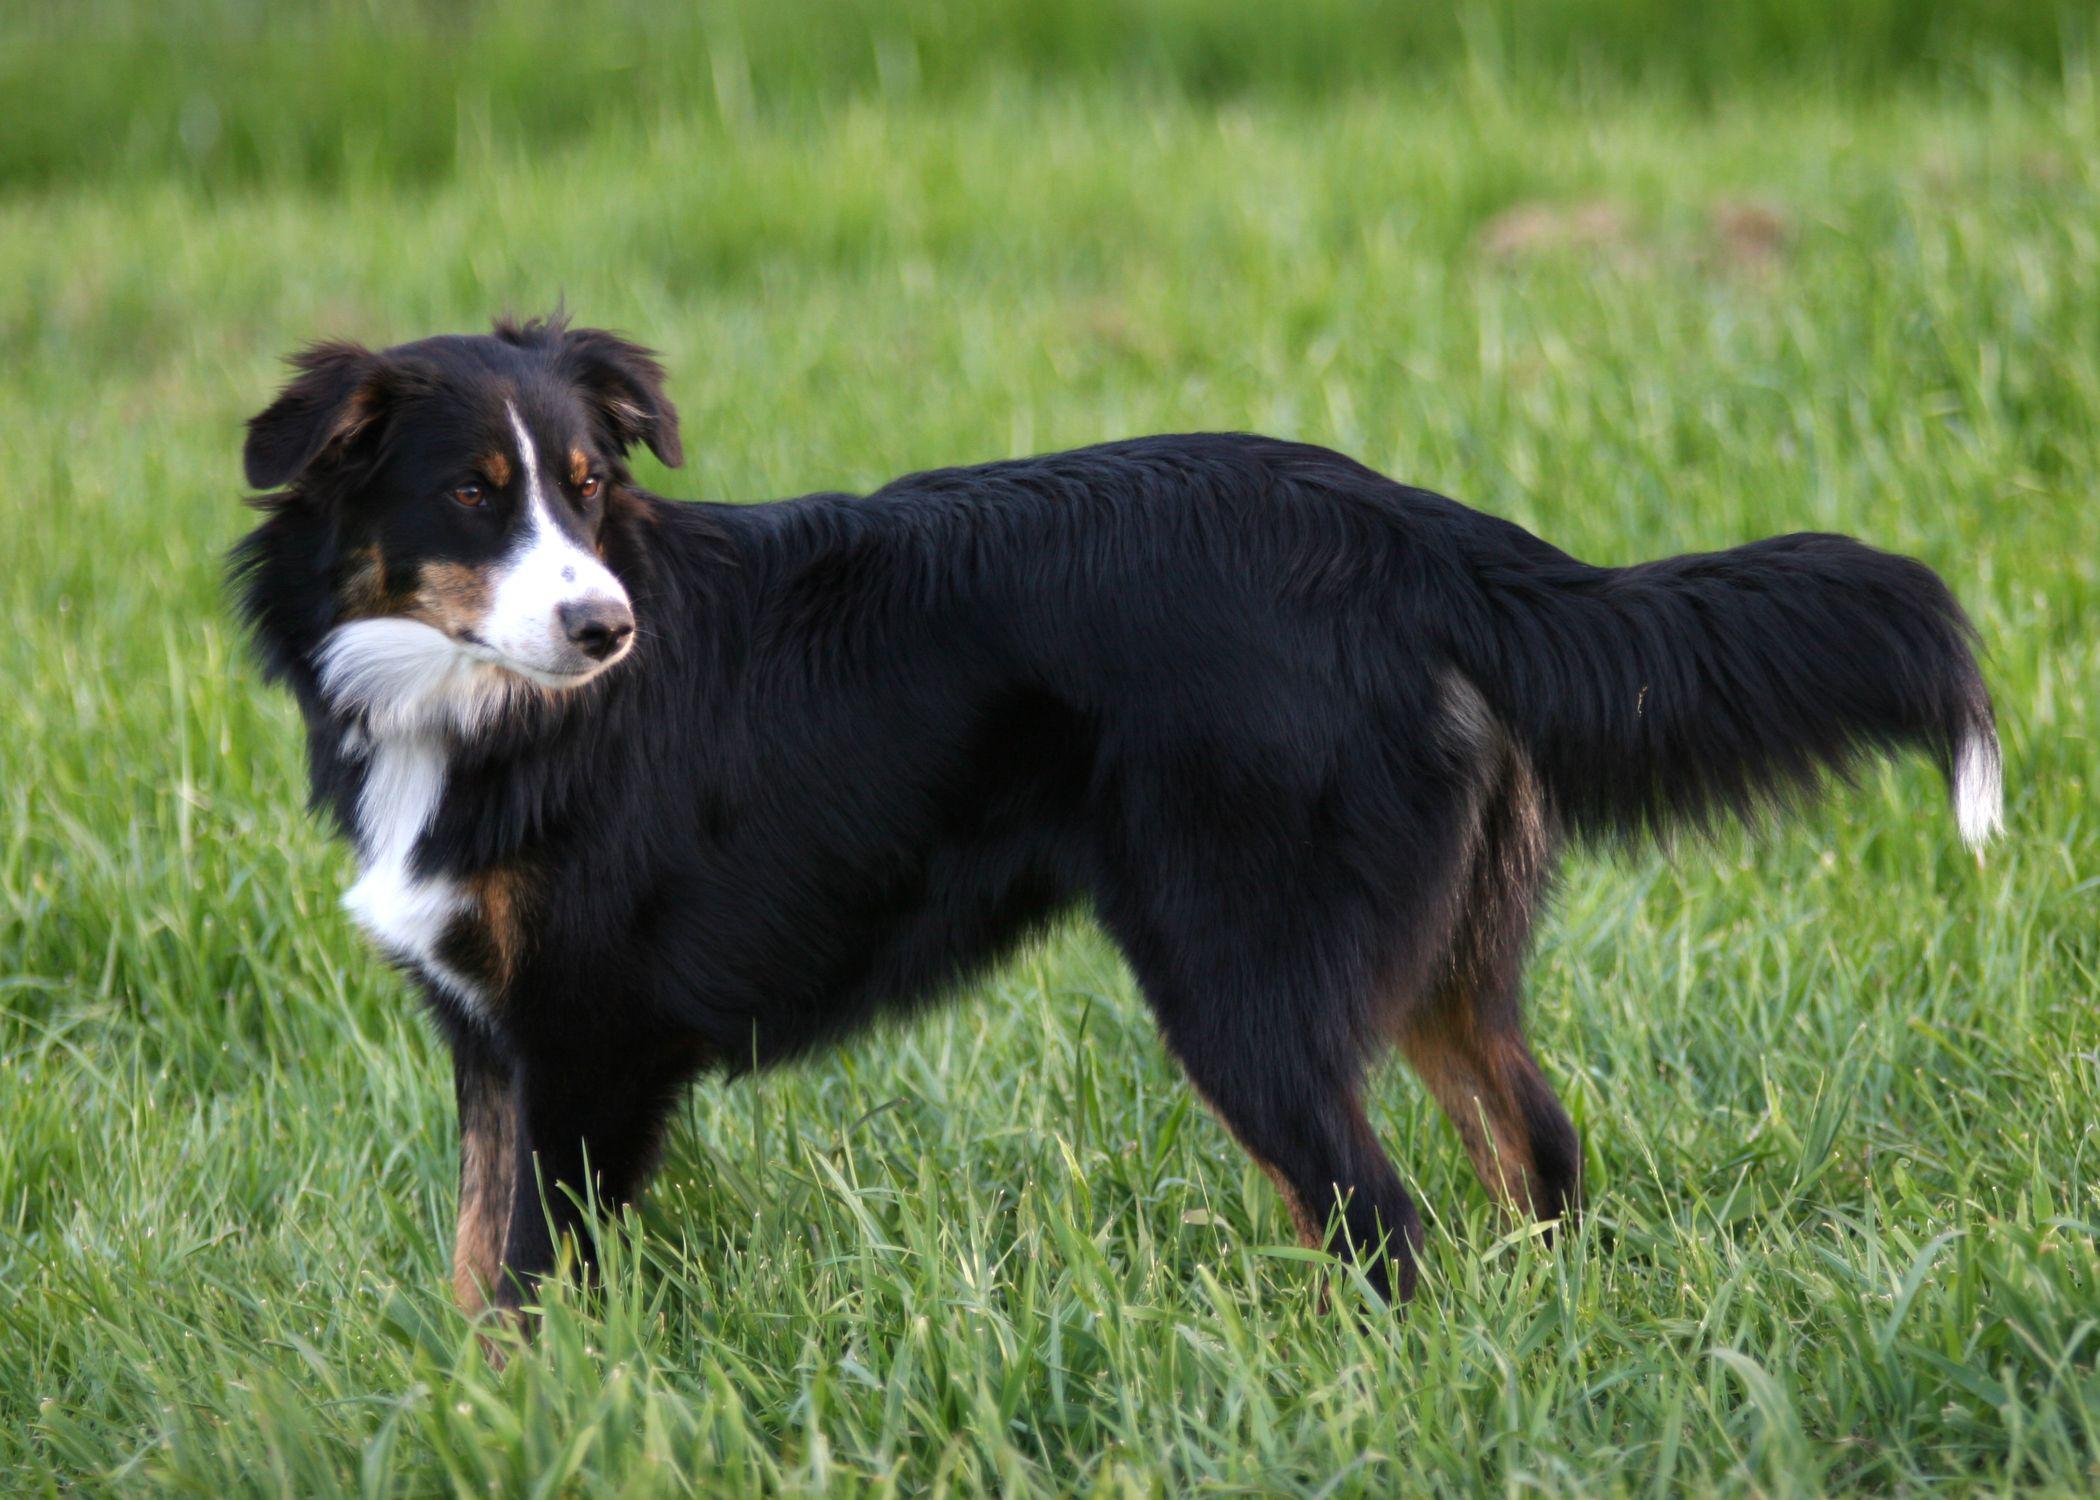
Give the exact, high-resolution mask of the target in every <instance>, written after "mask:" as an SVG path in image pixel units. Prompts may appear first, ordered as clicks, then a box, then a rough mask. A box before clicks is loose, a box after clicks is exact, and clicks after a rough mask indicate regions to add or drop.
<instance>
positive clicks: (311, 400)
mask: <svg viewBox="0 0 2100 1500" xmlns="http://www.w3.org/2000/svg"><path fill="white" fill-rule="evenodd" d="M293 364H294V366H295V367H296V368H297V370H298V374H297V376H296V378H294V379H293V380H292V382H291V383H290V384H289V385H287V386H286V387H285V389H284V391H283V393H282V394H280V395H279V396H278V398H277V400H276V401H274V402H272V403H271V404H270V406H269V407H268V408H266V409H265V410H264V411H262V412H261V413H260V414H258V415H257V416H255V417H254V418H252V419H251V420H250V421H249V423H248V441H247V446H246V449H245V453H244V458H245V462H246V466H247V474H248V480H249V483H251V484H252V485H254V486H255V487H256V488H258V489H261V490H270V491H275V492H276V493H274V494H271V495H270V496H268V497H266V499H265V500H264V502H263V504H264V506H265V508H266V509H268V510H270V511H271V512H272V513H273V520H272V521H271V522H268V523H265V526H264V527H263V528H262V529H261V530H260V531H258V533H257V536H256V537H255V538H251V539H250V542H249V543H248V544H247V553H248V555H247V556H246V557H245V558H244V562H245V565H246V566H248V567H249V568H250V570H251V573H253V572H257V571H260V570H261V569H262V568H263V567H264V566H265V565H266V563H267V561H268V559H262V558H257V557H255V556H254V555H253V553H254V552H255V551H256V550H258V549H259V548H261V547H266V546H268V545H270V543H269V542H265V541H262V540H261V539H263V538H265V537H266V535H267V534H268V533H270V531H271V529H272V527H273V526H277V527H280V528H281V529H283V530H286V531H296V532H298V533H299V535H300V537H301V538H302V542H301V550H302V551H304V552H305V553H306V554H307V555H306V556H305V557H304V558H303V562H304V564H305V566H306V567H308V568H309V569H310V570H311V572H310V573H309V574H308V577H309V578H310V579H311V582H310V584H308V585H307V587H309V588H310V589H311V590H312V591H314V592H316V593H317V594H319V595H321V596H324V597H319V598H314V599H309V600H304V601H300V608H299V609H298V611H297V613H298V614H299V616H300V617H302V618H304V619H307V620H309V621H311V622H312V626H313V627H314V628H312V629H310V630H308V631H307V632H304V633H307V634H311V635H314V636H315V637H316V638H315V640H314V641H313V642H312V643H311V645H312V647H313V649H314V650H315V652H316V655H317V658H318V659H317V660H316V661H315V662H314V665H315V667H316V668H317V669H318V671H319V673H320V677H321V680H322V683H323V685H324V687H328V686H330V685H331V683H330V679H331V677H336V678H341V679H342V680H343V681H344V683H346V684H349V685H351V686H355V684H354V683H352V682H351V679H353V678H356V677H358V676H359V675H360V674H363V675H364V676H366V677H369V676H370V675H371V673H372V671H374V670H379V671H380V672H381V675H382V676H384V675H386V674H389V673H390V674H392V676H393V677H395V678H403V679H430V678H433V677H438V676H444V675H446V674H448V673H449V674H453V675H454V676H460V675H462V674H467V675H471V676H472V677H473V678H474V680H476V681H478V682H480V683H482V684H483V689H484V691H483V696H484V697H486V696H488V695H489V694H488V691H487V689H488V687H489V685H490V684H492V683H493V684H495V685H496V686H497V687H499V688H501V687H503V686H504V685H506V684H508V685H516V686H522V684H523V683H531V684H534V685H536V686H538V687H539V688H542V689H550V690H557V691H558V690H562V689H567V688H572V687H577V686H580V685H581V684H583V683H585V682H588V681H589V680H590V679H591V678H593V677H595V676H597V675H598V674H599V673H600V672H603V671H605V670H606V669H607V668H608V667H610V666H612V665H613V664H614V663H616V662H618V661H619V660H621V659H622V658H623V657H624V656H626V655H627V653H628V651H629V650H630V648H631V646H632V644H633V640H634V633H635V616H634V604H633V600H632V598H631V597H630V594H629V590H628V588H627V586H626V584H625V583H623V582H622V580H621V577H620V576H619V571H618V565H619V559H618V551H619V549H618V548H616V547H613V546H610V545H609V544H610V543H611V541H612V537H611V535H610V533H611V532H612V530H613V529H614V528H615V527H617V526H618V525H619V524H620V520H621V517H622V514H623V510H624V512H625V513H628V514H631V513H632V512H633V510H634V509H635V507H636V506H637V505H638V503H639V502H637V501H636V500H635V499H634V497H633V496H632V495H631V494H630V493H629V490H628V486H629V483H630V480H629V475H628V471H627V466H626V455H627V453H628V452H629V450H630V449H632V448H633V447H634V446H635V445H636V444H637V443H642V444H646V445H647V446H648V447H649V449H650V450H651V451H652V452H653V453H655V454H656V455H657V457H658V458H660V459H662V460H663V461H664V462H665V463H667V464H672V465H675V464H677V463H679V462H680V460H681V458H682V454H681V451H680V447H679V441H678V414H677V411H676V409H675V408H674V407H673V406H672V405H671V402H670V401H669V400H668V399H667V398H666V397H665V395H664V391H663V371H662V369H661V368H660V367H659V366H658V365H657V363H656V362H655V360H653V359H652V358H651V357H650V355H649V353H648V351H647V350H644V349H641V348H639V347H637V346H636V345H634V344H631V343H628V342H626V341H625V340H623V339H620V338H617V337H615V336H614V335H612V334H609V333H605V332H602V331H599V330H597V329H585V328H575V329H572V328H568V327H566V326H564V324H563V322H562V321H561V320H560V319H559V318H556V319H552V320H548V321H541V322H531V323H525V324H514V323H509V322H502V323H498V324H497V325H496V329H495V331H494V333H492V334H488V335H476V336H448V337H443V338H433V339H424V340H422V341H420V342H417V343H413V344H403V345H401V346H399V347H397V348H392V349H385V350H379V351H373V350H369V349H365V348H363V347H361V346H359V345H355V344H341V343H330V344H318V345H315V346H313V347H312V348H309V349H307V350H306V351H304V352H303V353H301V354H299V355H298V356H296V357H295V358H294V360H293ZM274 540H276V541H278V542H285V541H287V540H288V539H287V538H277V539H274ZM288 586H293V585H291V584H290V582H289V580H288V579H287V577H286V576H285V573H284V571H283V570H279V571H278V573H277V574H276V575H275V576H273V577H271V578H269V579H268V580H263V579H261V578H252V579H251V585H250V613H251V615H254V616H256V618H257V620H258V624H259V626H260V627H262V628H264V629H267V627H268V625H269V623H270V620H269V617H270V615H271V614H272V612H273V609H274V610H275V611H276V612H278V613H285V612H286V611H285V609H284V602H283V601H277V600H272V599H262V600H257V599H256V598H255V597H254V595H255V591H256V590H257V589H258V588H262V589H264V590H283V589H285V588H286V587H288ZM375 663H377V664H378V666H377V667H376V668H375V665H374V664H375ZM399 685H401V684H397V686H399ZM366 686H367V687H368V688H369V687H370V686H371V684H370V683H367V684H366ZM353 696H354V695H353ZM499 696H500V693H499Z"/></svg>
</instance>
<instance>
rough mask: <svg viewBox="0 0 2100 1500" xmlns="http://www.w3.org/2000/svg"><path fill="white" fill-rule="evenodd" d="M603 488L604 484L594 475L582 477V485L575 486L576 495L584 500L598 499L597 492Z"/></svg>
mask: <svg viewBox="0 0 2100 1500" xmlns="http://www.w3.org/2000/svg"><path fill="white" fill-rule="evenodd" d="M604 488H605V482H604V481H603V480H601V479H600V478H599V477H598V476H597V475H596V474H586V475H584V476H583V483H582V484H579V485H577V486H576V493H577V494H579V495H581V496H583V498H584V499H586V500H595V499H597V498H598V491H600V490H602V489H604Z"/></svg>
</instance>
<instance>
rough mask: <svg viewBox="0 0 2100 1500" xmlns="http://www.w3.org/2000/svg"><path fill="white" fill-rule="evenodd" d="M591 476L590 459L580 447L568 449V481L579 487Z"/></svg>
mask: <svg viewBox="0 0 2100 1500" xmlns="http://www.w3.org/2000/svg"><path fill="white" fill-rule="evenodd" d="M590 477H591V460H590V458H589V456H588V455H586V454H585V453H584V451H583V450H582V449H581V448H571V449H570V450H569V483H571V484H573V485H575V486H577V487H578V488H581V487H582V485H583V482H584V481H585V480H586V479H588V478H590Z"/></svg>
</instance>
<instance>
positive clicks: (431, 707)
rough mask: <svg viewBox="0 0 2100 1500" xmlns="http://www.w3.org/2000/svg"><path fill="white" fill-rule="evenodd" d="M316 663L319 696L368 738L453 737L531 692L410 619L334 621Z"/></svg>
mask: <svg viewBox="0 0 2100 1500" xmlns="http://www.w3.org/2000/svg"><path fill="white" fill-rule="evenodd" d="M316 665H317V667H318V669H319V674H320V683H321V696H322V697H323V698H324V699H326V700H327V701H328V704H329V706H330V707H331V708H333V709H334V710H335V711H336V712H337V713H339V714H342V715H344V716H346V717H348V718H349V719H350V720H351V721H352V722H353V723H354V724H355V725H356V726H357V728H358V729H359V730H360V731H361V732H362V734H363V735H364V736H366V737H368V738H370V739H373V740H389V739H430V740H436V741H439V742H441V743H457V742H458V741H459V740H462V739H467V738H471V737H472V736H473V734H474V733H475V732H476V731H477V730H480V729H485V728H487V727H488V726H489V725H491V724H493V723H494V722H495V721H496V720H497V719H498V718H500V717H501V716H502V715H503V714H504V713H505V712H507V711H509V710H511V709H513V708H516V707H520V706H522V705H523V704H524V703H525V702H526V701H527V700H528V699H529V698H530V697H531V696H532V695H533V693H534V691H535V690H534V688H533V686H532V685H531V684H530V683H527V682H526V681H525V680H524V679H523V678H521V677H519V676H518V675H517V674H515V673H513V672H508V671H506V670H504V669H503V668H502V667H499V666H497V665H495V664H494V663H493V662H489V661H486V660H483V659H481V658H479V657H476V656H474V655H471V654H470V653H469V652H468V651H467V649H466V648H465V647H463V646H461V645H460V644H459V642H457V641H455V640H453V639H452V638H451V637H450V636H448V635H446V634H445V633H444V632H443V631H441V630H437V629H434V628H432V627H431V626H429V625H425V624H422V623H421V622H420V621H416V620H403V619H384V620H358V621H355V622H353V623H351V624H348V625H339V626H337V627H336V628H335V629H334V630H332V631H330V632H329V633H328V638H327V639H326V640H324V641H323V642H322V643H321V649H320V652H319V653H318V655H317V658H316Z"/></svg>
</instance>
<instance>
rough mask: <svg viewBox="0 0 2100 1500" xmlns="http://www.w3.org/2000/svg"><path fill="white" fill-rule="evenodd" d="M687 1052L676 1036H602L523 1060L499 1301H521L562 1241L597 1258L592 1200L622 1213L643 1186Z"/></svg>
mask: <svg viewBox="0 0 2100 1500" xmlns="http://www.w3.org/2000/svg"><path fill="white" fill-rule="evenodd" d="M688 1052H689V1049H688V1048H687V1047H685V1046H684V1045H682V1044H681V1043H680V1042H678V1041H676V1040H666V1039H663V1038H658V1037H644V1038H626V1037H622V1038H619V1039H618V1040H617V1041H614V1040H611V1039H607V1038H604V1037H599V1038H595V1039H583V1038H577V1039H574V1040H573V1041H572V1042H571V1043H570V1044H568V1045H563V1046H560V1047H552V1046H549V1047H545V1048H543V1049H540V1050H537V1051H527V1052H526V1053H525V1054H524V1055H523V1056H522V1057H521V1058H520V1060H519V1063H518V1069H517V1076H516V1079H515V1083H514V1093H515V1098H516V1101H517V1102H516V1106H515V1108H516V1122H517V1129H516V1133H515V1140H514V1143H513V1151H512V1163H513V1165H512V1178H511V1183H512V1186H511V1190H510V1199H509V1209H510V1215H509V1224H508V1228H507V1229H506V1231H505V1233H504V1237H503V1254H502V1276H501V1279H500V1281H499V1282H498V1283H497V1286H496V1301H497V1303H498V1305H500V1306H503V1307H506V1308H515V1307H517V1306H518V1305H519V1304H520V1302H521V1301H523V1300H524V1299H525V1298H526V1297H527V1296H528V1295H529V1294H530V1293H531V1291H532V1289H533V1288H534V1286H535V1285H536V1284H537V1283H538V1282H539V1281H540V1280H541V1279H542V1278H543V1277H545V1276H547V1275H549V1274H550V1273H552V1271H553V1270H554V1268H555V1265H556V1262H557V1260H558V1258H559V1254H560V1247H561V1244H562V1242H563V1241H564V1240H568V1241H571V1242H572V1243H573V1244H574V1246H575V1250H576V1254H577V1256H578V1257H579V1259H580V1261H581V1263H582V1265H583V1266H584V1267H585V1268H586V1269H588V1268H589V1267H591V1266H592V1265H594V1264H595V1263H596V1260H597V1253H596V1251H597V1247H596V1244H595V1243H594V1241H593V1239H592V1235H591V1226H590V1223H589V1220H588V1217H587V1215H586V1213H585V1206H586V1205H587V1204H589V1203H592V1202H595V1203H596V1204H597V1205H598V1207H599V1208H600V1209H601V1210H602V1211H604V1212H608V1213H617V1212H618V1211H619V1209H620V1208H621V1207H622V1206H624V1205H625V1204H627V1203H629V1202H631V1201H633V1199H634V1198H635V1197H636V1196H637V1195H638V1194H639V1193H640V1192H641V1189H642V1183H643V1181H644V1180H645V1179H646V1178H647V1176H648V1174H649V1169H650V1168H651V1166H653V1165H654V1163H655V1159H656V1150H657V1144H658V1142H659V1140H660V1139H661V1137H662V1134H663V1129H664V1125H665V1122H666V1120H667V1119H668V1117H669V1115H670V1112H671V1108H672V1105H673V1103H674V1102H675V1101H676V1099H677V1096H678V1092H679V1089H680V1087H681V1086H682V1085H683V1083H684V1081H685V1079H686V1077H687V1075H688V1073H689V1071H690V1062H689V1060H688Z"/></svg>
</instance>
